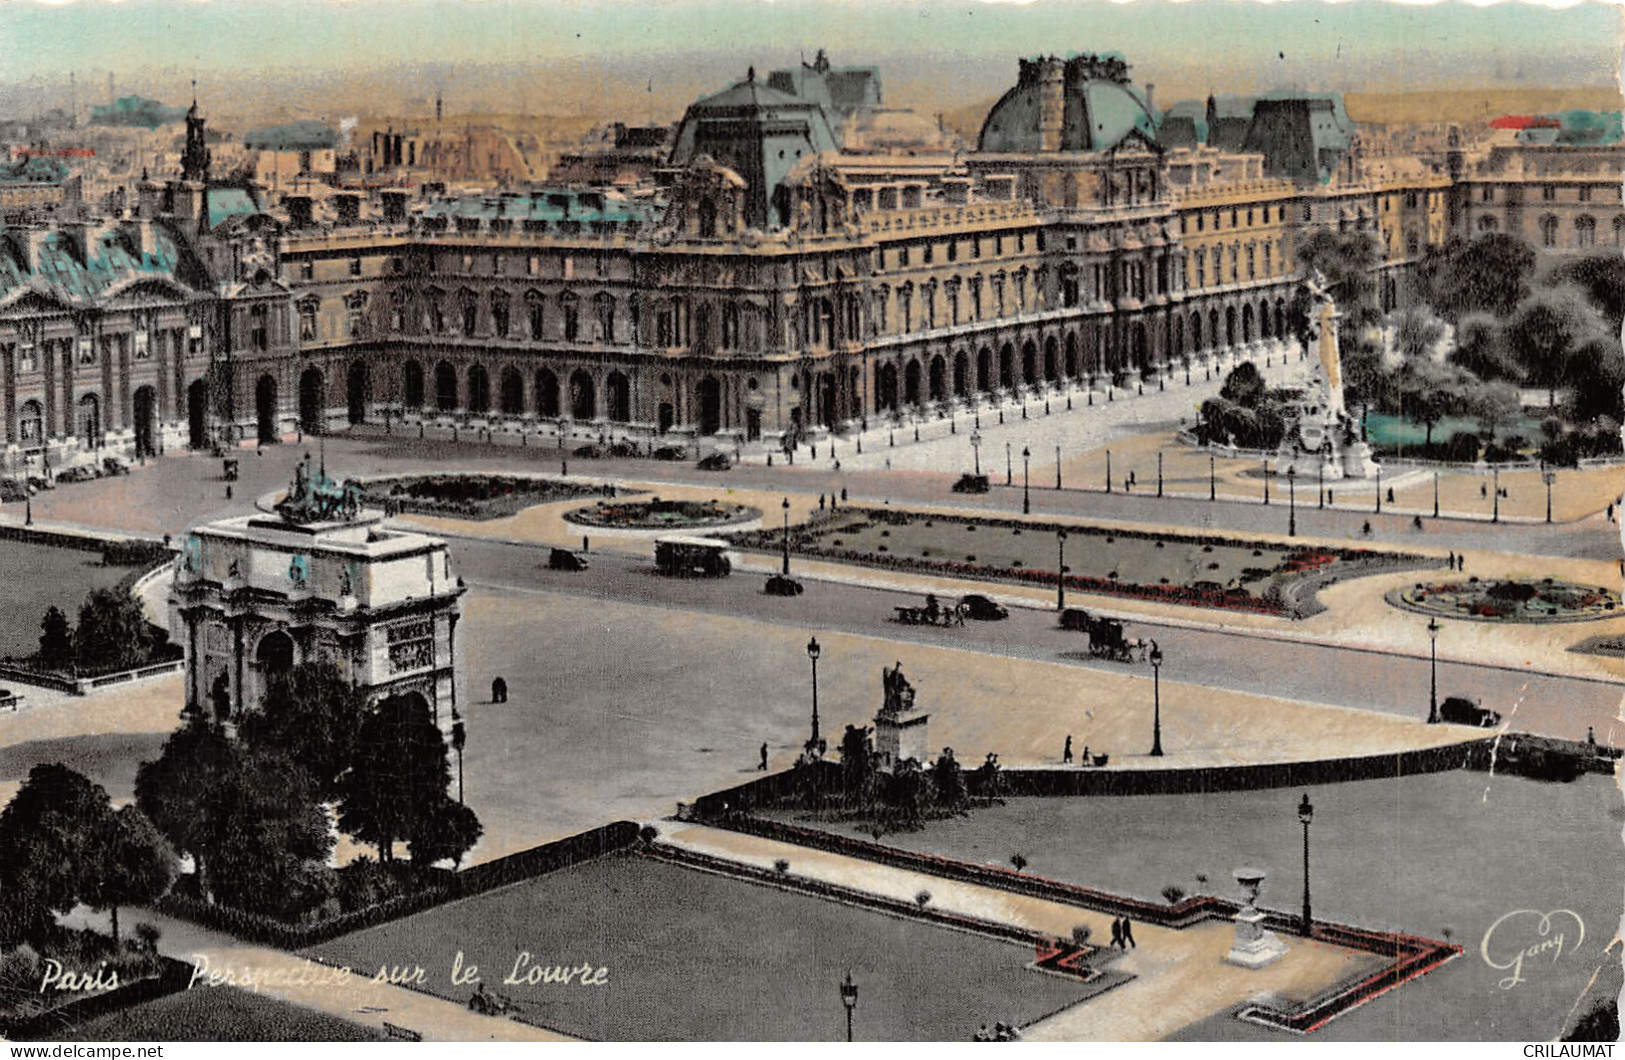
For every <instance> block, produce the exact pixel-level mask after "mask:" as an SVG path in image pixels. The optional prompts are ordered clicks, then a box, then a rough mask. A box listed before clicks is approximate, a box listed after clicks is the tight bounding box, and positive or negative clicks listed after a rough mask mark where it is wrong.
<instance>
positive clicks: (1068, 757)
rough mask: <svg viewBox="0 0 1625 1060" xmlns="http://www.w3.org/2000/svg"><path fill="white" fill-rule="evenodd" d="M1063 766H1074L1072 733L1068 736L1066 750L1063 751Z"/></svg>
mask: <svg viewBox="0 0 1625 1060" xmlns="http://www.w3.org/2000/svg"><path fill="white" fill-rule="evenodd" d="M1061 764H1062V765H1064V766H1066V765H1071V764H1072V734H1071V733H1067V734H1066V748H1065V749H1064V750H1062V751H1061Z"/></svg>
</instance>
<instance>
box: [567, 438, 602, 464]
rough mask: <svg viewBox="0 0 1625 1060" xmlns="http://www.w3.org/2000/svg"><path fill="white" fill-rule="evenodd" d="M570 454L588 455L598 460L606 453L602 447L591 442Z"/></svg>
mask: <svg viewBox="0 0 1625 1060" xmlns="http://www.w3.org/2000/svg"><path fill="white" fill-rule="evenodd" d="M570 455H571V456H580V457H587V458H589V459H592V460H596V459H598V458H599V457H601V456H603V455H604V451H603V450H602V449H600V448H599V447H598V446H597V445H594V444H592V443H590V442H589V443H588V444H587V445H583V446H579V447H577V448H576V449H575V450H574V451H572V452H571V453H570Z"/></svg>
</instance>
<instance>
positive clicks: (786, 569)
mask: <svg viewBox="0 0 1625 1060" xmlns="http://www.w3.org/2000/svg"><path fill="white" fill-rule="evenodd" d="M779 573H781V574H783V575H784V576H785V577H786V578H788V577H789V576H790V498H789V497H786V498H784V565H783V566H782V567H780V568H779Z"/></svg>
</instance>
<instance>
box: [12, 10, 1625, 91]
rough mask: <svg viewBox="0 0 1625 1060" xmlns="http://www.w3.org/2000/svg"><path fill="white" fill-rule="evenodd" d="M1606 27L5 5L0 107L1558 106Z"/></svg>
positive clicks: (1220, 14)
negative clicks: (1007, 97) (807, 90)
mask: <svg viewBox="0 0 1625 1060" xmlns="http://www.w3.org/2000/svg"><path fill="white" fill-rule="evenodd" d="M1622 11H1625V8H1622V7H1620V6H1619V5H1618V4H1616V3H1603V2H1599V0H1576V2H1573V3H1572V4H1571V6H1569V7H1568V8H1566V9H1562V10H1553V9H1549V8H1547V7H1544V6H1536V5H1534V4H1530V3H1525V2H1519V0H1509V2H1505V3H1499V4H1495V5H1493V6H1472V5H1469V4H1467V3H1463V2H1460V0H1444V2H1439V3H1432V4H1425V5H1423V4H1415V3H1410V4H1404V3H1395V2H1389V0H1352V2H1343V3H1330V2H1326V0H1289V2H1277V3H1270V4H1265V3H1260V2H1251V0H1187V2H1180V3H1175V2H1171V0H1136V2H1132V3H1121V2H1109V0H1032V2H1027V3H999V2H987V0H867V2H858V0H597V2H586V0H120V2H114V0H6V2H3V3H0V106H4V105H5V103H6V102H7V97H8V96H9V97H10V99H11V101H12V102H13V103H15V102H16V101H17V100H19V99H20V98H22V97H23V96H25V95H32V96H38V95H39V94H40V93H42V92H47V91H56V92H61V91H64V88H63V86H64V85H65V82H66V79H67V71H69V70H72V71H74V73H75V75H76V76H77V78H78V82H79V86H80V93H81V95H80V99H81V103H83V102H84V101H85V100H87V99H93V100H97V101H99V100H102V99H103V98H105V96H106V94H107V78H108V74H109V72H111V73H112V74H113V75H114V79H115V86H117V90H118V93H119V94H121V95H122V94H125V92H126V91H128V92H136V91H141V92H144V93H146V94H162V95H164V96H165V98H168V99H175V98H176V97H177V96H179V95H182V94H184V93H185V91H186V86H187V82H188V81H189V80H190V79H191V78H192V77H196V78H198V79H199V80H200V81H202V82H204V83H205V84H208V83H209V82H210V81H211V80H212V81H214V82H215V83H216V84H220V83H221V82H225V81H231V82H235V83H238V84H239V85H240V84H241V82H243V81H244V79H248V80H249V81H252V80H253V79H254V78H255V77H266V78H269V81H268V82H267V83H281V82H282V81H285V80H287V79H290V78H291V79H295V80H298V79H303V80H305V81H308V82H310V83H311V84H312V85H315V86H321V85H327V86H331V85H333V84H334V83H335V79H343V78H349V79H351V81H353V80H354V79H355V78H361V79H362V80H363V81H365V79H367V78H374V79H376V80H377V83H378V84H379V85H380V86H386V85H387V86H388V89H387V90H388V91H391V92H394V91H397V90H398V84H399V81H400V79H401V78H402V76H403V74H405V75H408V76H412V77H416V79H417V80H419V81H420V82H422V83H423V84H428V83H429V82H434V87H435V88H446V87H448V85H449V87H450V88H451V90H452V91H455V83H456V82H459V81H461V82H463V83H465V84H467V85H477V84H478V85H482V86H483V87H481V88H480V89H479V90H478V91H479V92H482V93H486V94H489V91H490V85H489V82H490V81H491V80H492V78H493V77H499V78H505V79H507V80H509V81H512V80H513V77H514V72H515V71H518V72H521V74H522V77H523V80H524V81H525V84H524V85H523V86H521V87H522V90H523V91H525V92H527V93H529V95H530V97H531V98H530V99H529V101H528V102H530V103H534V102H535V100H536V99H537V98H545V97H547V96H548V95H549V94H550V87H549V79H550V75H551V76H552V78H553V80H556V81H558V82H560V83H561V86H562V84H563V82H566V81H568V82H570V85H571V86H574V87H573V88H572V87H559V88H557V89H556V90H554V94H556V95H558V96H560V97H561V98H562V97H564V96H569V95H570V94H571V93H572V92H576V93H579V92H580V85H581V83H582V82H583V80H586V81H589V82H590V81H591V79H592V78H593V76H594V75H595V74H596V75H597V76H599V77H602V78H604V79H605V80H606V81H614V82H616V83H617V84H622V85H624V84H628V83H631V82H634V81H641V80H643V77H644V76H645V75H646V76H647V77H649V78H651V79H655V78H661V77H667V78H668V79H669V78H670V77H671V76H673V72H674V71H679V70H681V71H682V72H683V74H684V75H685V76H686V77H699V78H701V79H702V80H703V79H704V78H710V79H711V80H710V83H711V87H720V86H721V85H722V84H725V83H727V81H729V80H731V79H732V78H734V77H737V76H739V75H741V74H742V73H743V67H744V66H745V65H747V64H749V63H756V64H759V65H762V66H763V67H764V68H765V67H771V66H778V65H784V64H786V63H790V62H793V61H794V60H795V59H796V57H797V56H799V55H803V54H804V55H806V56H807V57H808V58H809V59H810V58H811V55H812V52H813V51H814V50H815V49H816V48H818V47H824V48H827V49H828V50H829V52H830V54H831V57H832V59H833V60H834V61H835V62H837V63H838V64H839V63H857V64H878V65H881V66H882V67H883V69H884V71H885V73H886V77H887V83H888V86H898V87H899V88H902V87H903V86H906V85H908V84H909V83H911V82H914V81H920V82H922V83H923V82H935V83H937V84H946V85H948V86H950V87H952V88H958V89H960V90H962V91H963V92H966V93H982V92H988V91H997V89H998V87H999V86H1000V85H1008V84H1009V83H1011V82H1012V81H1013V74H1014V66H1015V58H1016V57H1017V56H1021V55H1030V54H1035V53H1038V52H1054V53H1057V54H1064V53H1066V52H1070V51H1094V50H1115V51H1117V52H1120V53H1122V54H1123V55H1124V56H1125V57H1127V58H1128V60H1129V61H1130V63H1131V64H1133V66H1134V68H1135V76H1136V78H1137V79H1140V80H1153V81H1155V80H1162V81H1163V82H1164V83H1169V84H1176V85H1178V86H1180V87H1181V88H1186V87H1189V86H1199V85H1201V84H1202V83H1203V82H1206V83H1207V84H1208V85H1209V86H1210V87H1213V88H1217V89H1219V90H1226V89H1230V90H1243V91H1245V90H1255V89H1263V88H1270V87H1287V86H1311V85H1312V86H1314V87H1320V88H1337V89H1350V88H1356V89H1358V88H1366V87H1376V86H1388V87H1404V86H1408V85H1413V84H1414V85H1416V86H1417V87H1429V86H1435V85H1452V84H1471V85H1474V86H1475V87H1476V86H1480V85H1509V86H1530V85H1538V86H1543V87H1547V86H1550V87H1566V86H1581V85H1598V84H1608V83H1612V82H1614V81H1615V80H1616V78H1617V67H1618V63H1619V56H1620V49H1621V39H1622V37H1621V14H1622ZM735 66H738V67H739V68H740V69H739V70H737V71H736V70H734V69H733V67H735ZM682 87H683V90H684V91H686V90H687V89H688V88H689V85H688V84H687V82H686V80H685V82H684V84H683V86H682ZM24 90H29V91H24ZM433 90H434V88H428V89H426V90H425V91H424V93H423V94H425V95H432V93H433ZM509 90H510V91H514V90H520V89H515V88H514V87H513V86H511V85H510V86H509ZM903 91H904V94H905V95H907V94H909V93H908V91H907V90H906V88H904V89H903ZM473 92H474V90H473V89H470V93H471V94H472V93H473ZM950 94H951V93H950Z"/></svg>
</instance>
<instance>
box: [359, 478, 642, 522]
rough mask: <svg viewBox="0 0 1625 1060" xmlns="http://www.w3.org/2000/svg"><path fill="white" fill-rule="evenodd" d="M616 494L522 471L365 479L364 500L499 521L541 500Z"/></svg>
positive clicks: (392, 508)
mask: <svg viewBox="0 0 1625 1060" xmlns="http://www.w3.org/2000/svg"><path fill="white" fill-rule="evenodd" d="M614 492H615V487H613V486H586V485H582V484H581V483H576V482H560V481H558V480H556V479H546V478H528V477H525V476H520V475H417V476H392V477H389V478H379V479H372V480H371V481H369V482H367V483H366V492H365V494H364V499H365V503H368V504H372V505H376V506H378V507H381V508H383V509H384V510H385V511H386V512H389V513H390V514H392V515H394V514H401V513H416V514H419V515H440V516H452V517H454V518H460V519H499V518H502V517H504V516H508V515H513V514H514V513H515V512H519V511H522V510H523V509H525V508H530V507H534V506H535V505H538V504H549V503H552V502H554V501H565V500H572V499H574V498H577V497H591V496H595V495H598V494H608V495H610V496H613V495H614Z"/></svg>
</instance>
